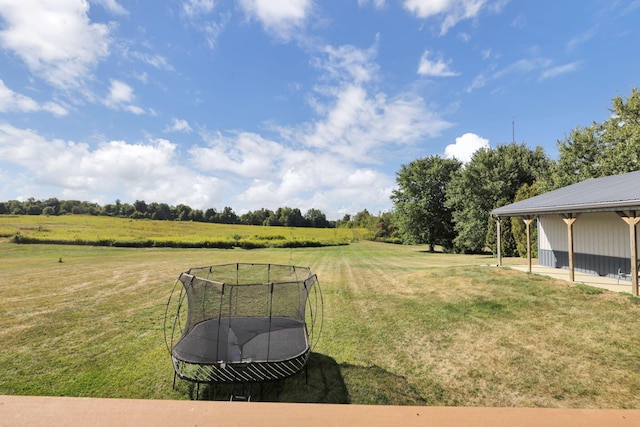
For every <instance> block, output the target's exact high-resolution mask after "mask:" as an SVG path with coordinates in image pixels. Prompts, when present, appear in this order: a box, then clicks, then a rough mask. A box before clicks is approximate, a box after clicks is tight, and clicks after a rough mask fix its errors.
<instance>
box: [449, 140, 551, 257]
mask: <svg viewBox="0 0 640 427" xmlns="http://www.w3.org/2000/svg"><path fill="white" fill-rule="evenodd" d="M550 168H551V161H550V160H549V159H548V157H547V155H546V154H545V153H544V150H543V149H542V147H536V148H535V149H530V148H529V147H527V146H526V145H525V144H518V143H515V142H513V143H510V144H504V145H499V146H497V147H496V148H483V149H480V150H478V151H476V152H475V153H474V155H473V157H472V158H471V161H470V162H469V163H468V164H466V165H465V166H464V168H462V170H461V171H460V173H458V174H456V175H455V176H454V178H453V180H452V181H451V183H450V184H449V187H448V191H447V206H448V207H449V208H450V209H452V210H453V221H454V224H455V231H456V237H455V239H454V240H453V243H454V249H455V250H456V251H458V252H467V253H469V252H470V253H480V252H483V251H484V250H486V248H487V246H488V244H489V249H491V250H495V248H492V247H491V245H492V244H495V243H494V239H491V238H490V237H491V234H490V233H489V234H488V232H489V231H490V227H489V224H490V223H491V220H490V219H489V214H490V212H491V210H493V209H494V208H497V207H500V206H503V205H506V204H508V203H512V202H513V201H514V200H515V196H516V192H517V191H518V190H519V189H520V187H522V186H523V185H524V184H529V185H531V184H533V183H534V182H536V181H537V180H539V179H545V178H546V177H547V174H548V173H549V170H550ZM510 225H511V224H510V223H508V222H507V223H506V224H505V230H504V231H505V234H506V236H510V235H511V230H510V228H511V227H510ZM491 228H492V227H491ZM491 232H493V234H495V232H494V231H493V230H491ZM503 243H505V246H506V247H504V246H503V249H505V255H507V256H511V255H515V252H516V246H515V242H514V241H513V238H512V237H511V238H509V239H507V241H505V242H503Z"/></svg>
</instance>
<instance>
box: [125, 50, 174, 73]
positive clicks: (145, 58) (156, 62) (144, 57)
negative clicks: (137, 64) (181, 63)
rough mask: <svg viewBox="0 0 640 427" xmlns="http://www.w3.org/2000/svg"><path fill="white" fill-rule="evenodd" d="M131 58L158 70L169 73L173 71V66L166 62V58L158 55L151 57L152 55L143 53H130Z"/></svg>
mask: <svg viewBox="0 0 640 427" xmlns="http://www.w3.org/2000/svg"><path fill="white" fill-rule="evenodd" d="M131 56H133V57H134V58H137V59H139V60H140V61H142V62H145V63H147V64H149V65H151V66H152V67H154V68H157V69H159V70H169V71H171V70H173V66H172V65H171V64H170V63H169V62H168V61H167V58H165V57H164V56H162V55H159V54H155V55H152V54H149V53H143V52H131Z"/></svg>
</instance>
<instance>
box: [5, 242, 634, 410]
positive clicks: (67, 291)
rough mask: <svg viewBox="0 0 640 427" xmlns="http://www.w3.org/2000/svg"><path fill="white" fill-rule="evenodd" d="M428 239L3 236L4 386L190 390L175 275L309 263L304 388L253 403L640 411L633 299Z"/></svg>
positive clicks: (133, 392)
mask: <svg viewBox="0 0 640 427" xmlns="http://www.w3.org/2000/svg"><path fill="white" fill-rule="evenodd" d="M424 249H425V248H422V247H412V246H399V245H388V244H382V243H374V242H368V241H361V242H359V243H355V244H351V245H348V246H332V247H321V248H298V249H256V250H250V251H249V250H240V249H230V250H219V249H213V250H206V249H168V248H164V249H160V248H143V249H132V248H114V247H91V246H68V245H15V244H10V243H6V242H4V243H1V242H0V342H2V346H0V394H29V395H65V396H96V397H120V398H154V399H188V398H189V397H190V396H191V395H192V394H193V389H192V387H190V386H189V384H186V383H184V382H179V383H178V387H177V390H172V380H173V371H172V367H171V363H170V358H169V355H168V352H167V349H166V347H165V343H164V337H163V318H164V311H165V305H166V302H167V298H168V296H169V293H170V291H171V288H172V286H173V284H174V281H175V279H176V278H177V276H178V274H179V273H180V272H181V271H184V270H186V269H188V268H189V267H192V266H202V265H208V264H217V263H226V262H260V263H285V264H288V263H291V264H295V265H303V266H310V267H311V268H312V270H313V271H314V272H315V273H317V274H318V278H319V280H320V283H321V286H322V290H323V294H324V303H325V304H324V327H323V331H322V336H321V339H320V342H319V344H318V346H317V347H316V348H315V349H314V353H313V354H312V356H311V359H310V361H309V380H308V383H305V380H304V376H303V375H300V376H297V377H294V378H291V379H289V380H286V381H284V382H281V383H275V384H271V385H269V386H266V387H263V389H262V393H258V390H254V394H255V396H254V399H255V400H260V399H261V400H279V401H294V402H345V403H346V402H351V403H364V404H417V405H460V406H527V407H529V406H533V407H535V406H543V407H580V408H640V393H639V392H640V375H638V372H640V356H639V355H640V305H639V300H638V298H634V297H631V296H630V295H626V294H617V293H612V292H607V291H605V292H602V293H593V292H589V288H587V287H584V286H574V285H571V284H569V283H567V282H561V281H555V280H553V279H550V278H546V277H539V276H531V275H528V274H525V273H521V272H517V271H515V270H510V269H508V268H496V267H489V266H487V265H488V264H492V263H495V259H493V258H491V257H489V256H471V255H447V254H442V253H434V254H430V253H428V252H426V251H425V250H424ZM59 261H62V262H59ZM524 262H525V261H524V260H514V259H509V260H507V263H512V264H513V263H524ZM201 392H202V393H201V395H205V396H208V392H209V390H207V389H206V387H202V390H201ZM218 397H220V395H218Z"/></svg>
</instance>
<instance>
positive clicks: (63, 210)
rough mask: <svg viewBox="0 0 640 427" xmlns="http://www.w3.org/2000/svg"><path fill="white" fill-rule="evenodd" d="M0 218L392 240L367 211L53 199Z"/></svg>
mask: <svg viewBox="0 0 640 427" xmlns="http://www.w3.org/2000/svg"><path fill="white" fill-rule="evenodd" d="M0 215H51V216H58V215H95V216H113V217H120V218H131V219H152V220H160V221H195V222H208V223H213V224H243V225H263V226H286V227H314V228H336V227H345V228H366V229H369V230H373V231H375V230H376V229H377V230H378V233H377V236H376V237H378V238H379V239H384V238H385V237H391V235H390V233H382V232H381V231H384V230H386V229H387V227H388V226H387V225H388V224H389V223H390V221H391V218H390V215H391V214H390V213H386V214H381V215H380V216H374V215H372V214H370V213H369V211H367V210H366V209H364V210H362V211H360V212H358V213H357V214H355V215H353V216H352V215H349V214H345V215H344V216H343V218H342V219H339V220H327V217H326V215H325V214H324V213H323V212H322V211H321V210H319V209H309V210H307V211H306V212H305V214H304V215H303V214H302V212H301V211H300V209H298V208H290V207H281V208H278V209H276V210H275V211H273V210H270V209H266V208H262V209H258V210H255V211H249V212H247V213H244V214H242V215H237V214H236V213H235V212H234V211H233V209H232V208H231V207H229V206H225V207H224V208H223V209H222V210H221V211H217V210H216V209H215V208H209V209H206V210H201V209H193V208H191V207H190V206H188V205H185V204H179V205H176V206H172V205H168V204H167V203H157V202H152V203H147V202H145V201H144V200H136V201H135V202H134V203H132V204H130V203H122V202H121V201H120V200H116V201H115V203H109V204H106V205H104V206H103V205H100V204H98V203H95V202H88V201H81V200H59V199H58V198H55V197H52V198H49V199H45V200H38V199H35V198H33V197H30V198H29V199H27V200H25V201H20V200H9V201H6V202H0Z"/></svg>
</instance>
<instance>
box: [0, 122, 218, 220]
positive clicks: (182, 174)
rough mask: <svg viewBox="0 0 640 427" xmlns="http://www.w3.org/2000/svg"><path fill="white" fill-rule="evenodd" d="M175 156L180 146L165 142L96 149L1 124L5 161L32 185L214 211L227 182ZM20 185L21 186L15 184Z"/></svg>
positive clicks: (68, 193)
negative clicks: (186, 205)
mask: <svg viewBox="0 0 640 427" xmlns="http://www.w3.org/2000/svg"><path fill="white" fill-rule="evenodd" d="M176 151H177V146H176V144H174V143H172V142H170V141H168V140H165V139H149V140H148V141H146V142H143V143H135V144H131V143H127V142H125V141H108V142H107V141H105V142H103V143H101V144H99V145H98V146H97V147H95V148H94V147H91V146H90V145H89V144H86V143H76V142H73V141H63V140H60V139H53V140H48V139H46V138H44V137H43V136H41V135H39V134H38V133H37V132H35V131H33V130H29V129H18V128H16V127H13V126H10V125H7V124H0V158H2V159H3V160H4V161H7V162H11V163H14V164H16V165H19V166H20V170H21V174H23V175H28V176H29V179H28V181H30V182H32V183H35V184H37V185H39V186H41V187H54V188H57V189H58V190H57V191H56V192H55V194H60V193H61V194H62V197H63V198H64V197H70V198H79V199H83V200H93V199H95V197H96V195H101V197H102V198H104V197H106V196H107V195H109V194H114V195H115V197H118V198H123V197H124V198H126V199H128V200H136V199H142V200H151V201H158V202H165V203H172V204H175V203H181V202H182V203H188V204H190V206H192V207H194V208H196V207H197V208H202V207H211V206H212V205H214V204H215V203H216V202H217V201H218V198H219V196H220V194H221V192H222V189H223V183H221V182H220V180H219V179H218V178H215V177H208V176H204V175H201V174H198V173H196V172H194V171H193V170H192V168H190V167H186V166H182V164H181V162H179V161H177V153H176ZM15 185H18V186H19V185H22V184H21V183H20V182H19V181H18V180H16V182H15ZM59 189H62V191H60V190H59ZM41 191H42V190H41ZM31 195H33V196H37V195H35V194H31ZM58 197H59V196H58ZM106 201H108V200H105V202H106Z"/></svg>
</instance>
